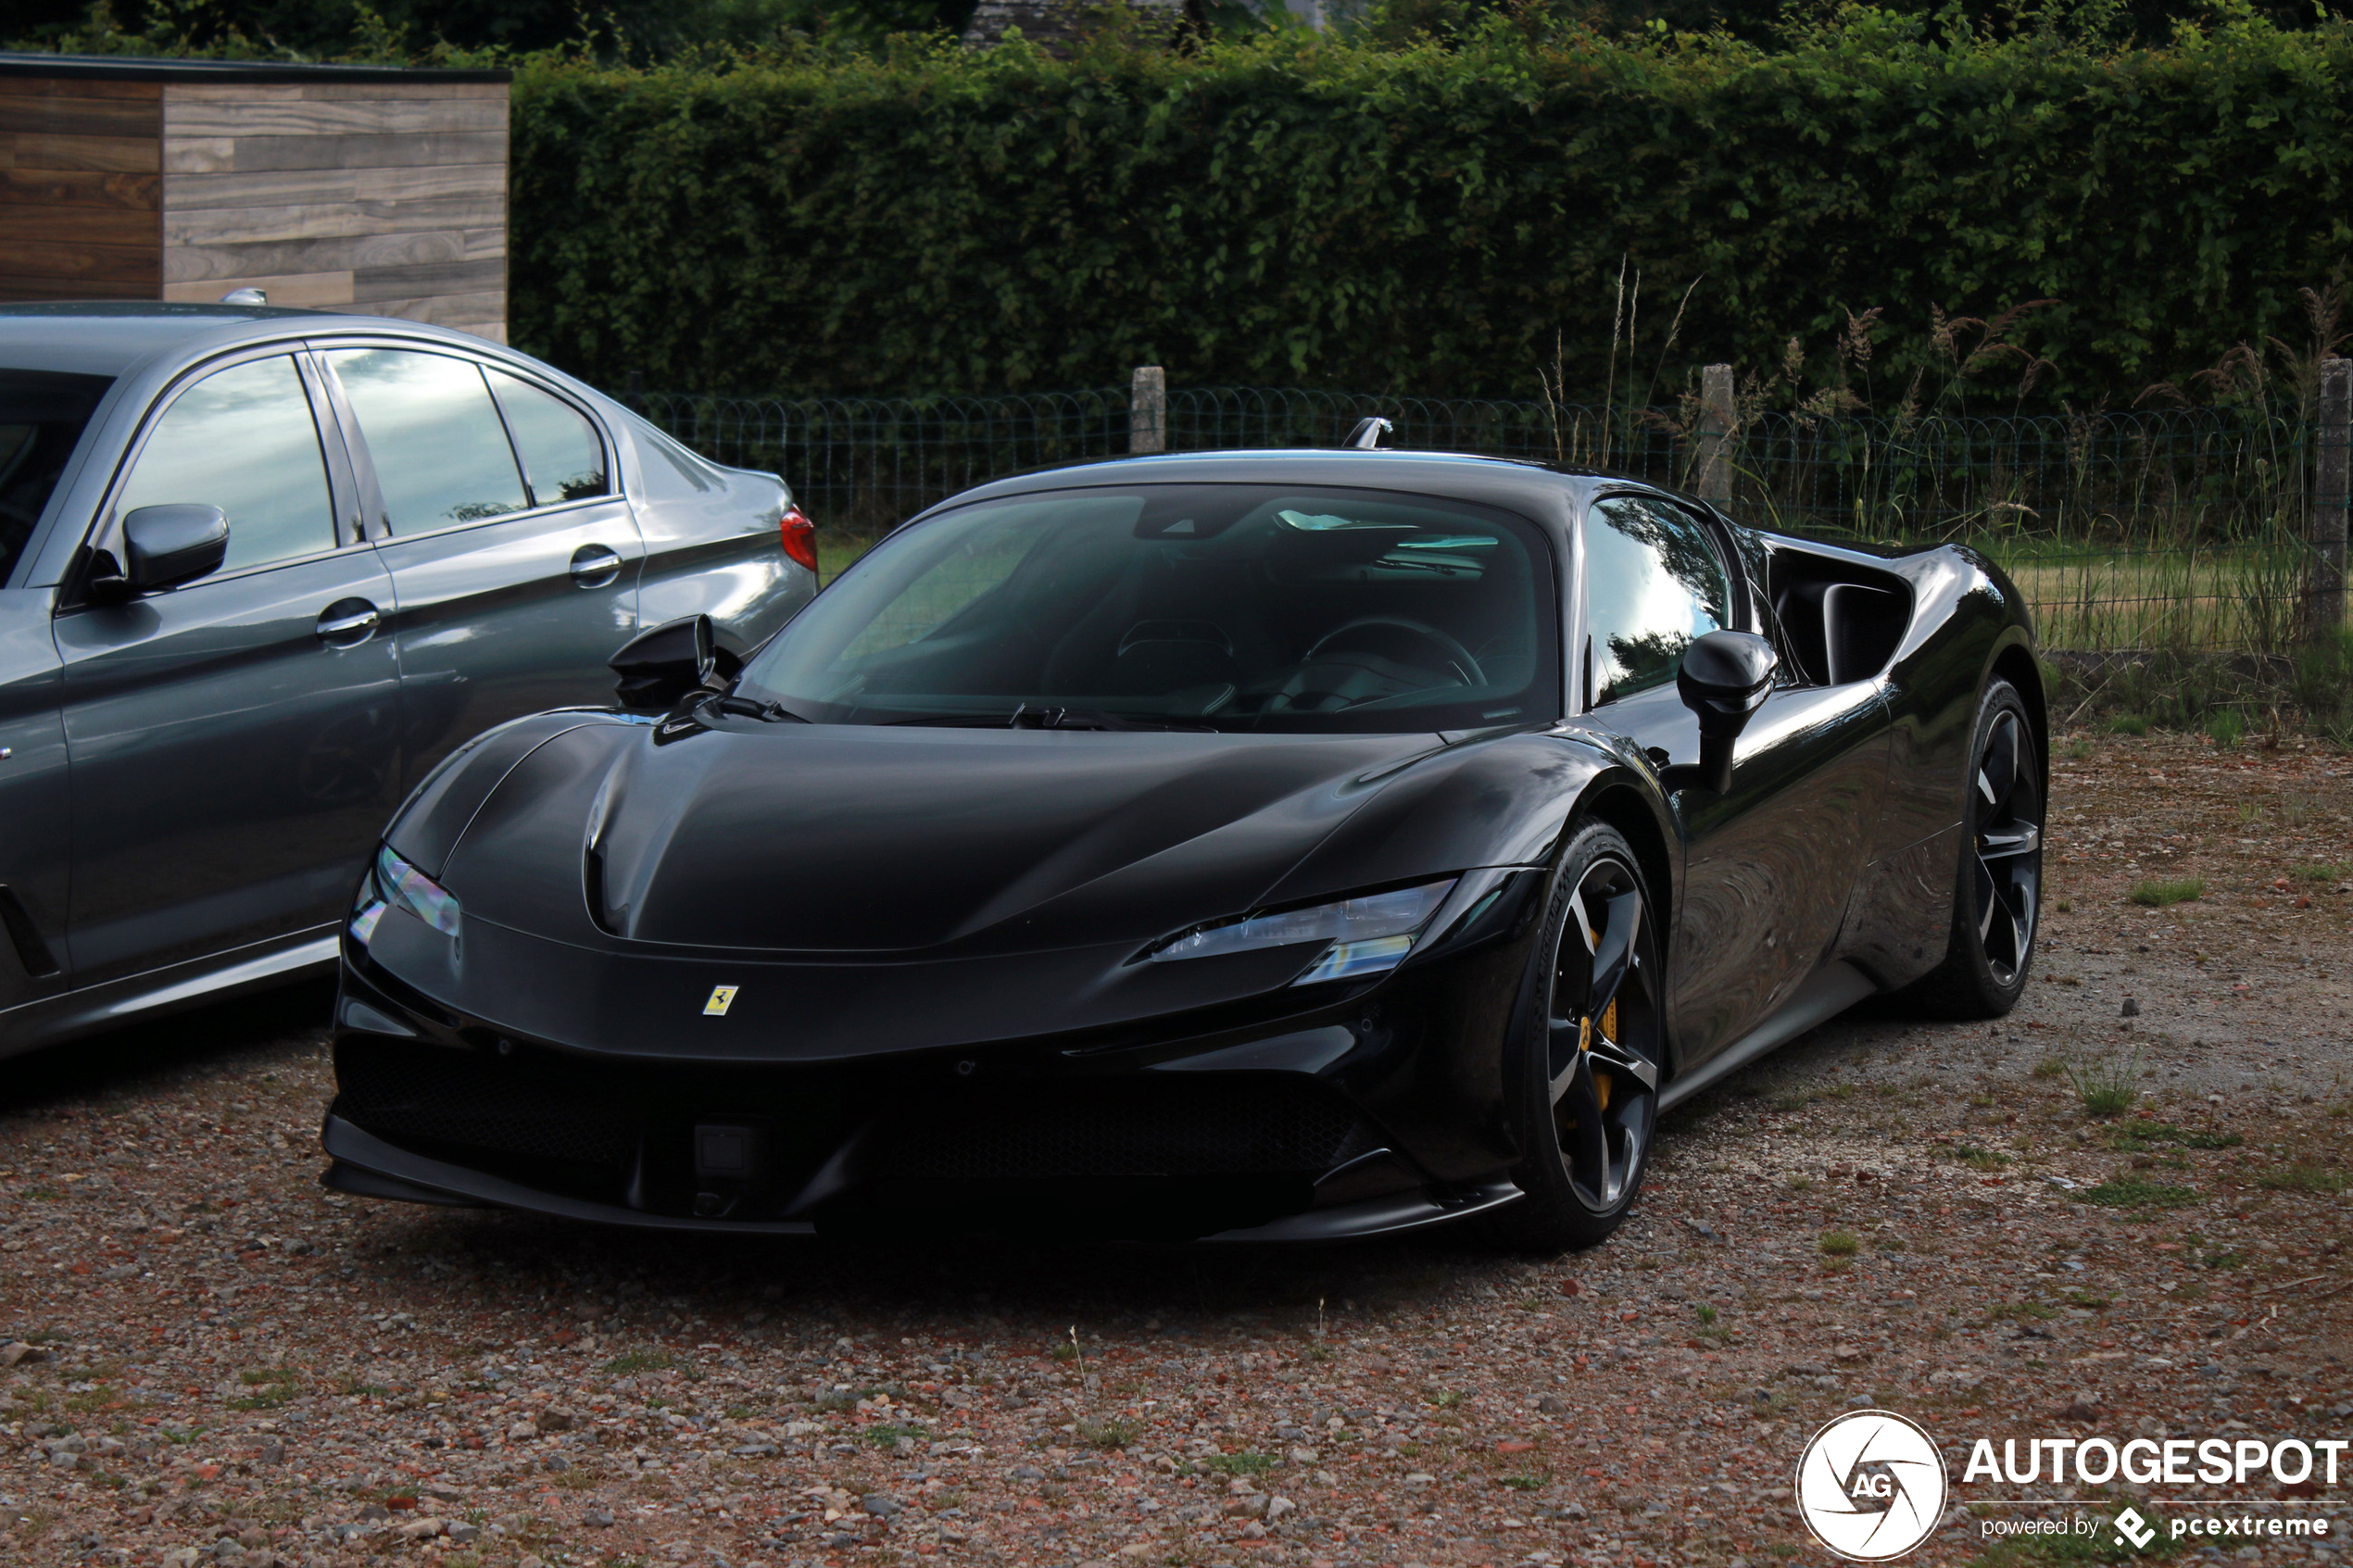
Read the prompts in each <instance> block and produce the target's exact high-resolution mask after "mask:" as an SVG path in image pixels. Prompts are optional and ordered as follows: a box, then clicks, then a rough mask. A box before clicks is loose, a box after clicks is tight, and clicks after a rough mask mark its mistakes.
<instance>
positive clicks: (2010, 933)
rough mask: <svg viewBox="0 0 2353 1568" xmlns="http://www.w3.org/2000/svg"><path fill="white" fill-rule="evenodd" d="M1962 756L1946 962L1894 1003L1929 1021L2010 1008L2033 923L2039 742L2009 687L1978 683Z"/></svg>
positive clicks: (2022, 980) (2037, 905)
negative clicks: (1963, 793) (1970, 737)
mask: <svg viewBox="0 0 2353 1568" xmlns="http://www.w3.org/2000/svg"><path fill="white" fill-rule="evenodd" d="M1969 758H1970V761H1969V777H1968V780H1967V784H1966V788H1967V798H1966V800H1965V801H1964V802H1963V805H1962V813H1961V834H1962V841H1961V846H1960V866H1959V874H1958V876H1957V878H1956V884H1955V886H1954V889H1953V924H1952V935H1951V936H1950V938H1949V940H1948V944H1947V946H1946V948H1945V954H1944V962H1943V963H1942V964H1939V965H1938V966H1937V967H1936V968H1935V969H1934V970H1933V971H1931V972H1930V973H1929V974H1928V975H1927V976H1925V977H1924V978H1922V979H1920V980H1919V981H1916V982H1914V983H1913V984H1912V985H1909V986H1907V987H1906V989H1905V990H1904V991H1902V992H1901V993H1899V994H1898V997H1897V1000H1898V1001H1899V1002H1900V1003H1901V1004H1903V1006H1904V1007H1905V1009H1906V1010H1910V1011H1913V1012H1917V1013H1919V1014H1921V1015H1924V1016H1927V1017H1931V1018H1955V1019H1966V1018H1999V1017H2001V1016H2002V1015H2003V1014H2004V1013H2007V1012H2008V1011H2009V1010H2010V1009H2012V1008H2014V1007H2016V1006H2017V1005H2018V999H2019V997H2020V995H2021V994H2022V993H2023V992H2024V991H2025V989H2026V974H2027V970H2028V968H2029V967H2030V966H2031V965H2032V962H2033V959H2034V938H2035V935H2036V934H2037V928H2038V926H2039V924H2040V922H2041V915H2042V909H2043V763H2042V745H2041V740H2040V737H2039V736H2038V735H2037V734H2035V727H2034V721H2033V719H2032V716H2031V715H2030V714H2029V713H2028V711H2027V708H2026V704H2025V702H2024V701H2023V700H2022V699H2021V698H2020V696H2019V695H2018V689H2017V688H2016V687H2014V686H2012V685H2011V684H2009V683H2008V682H2007V681H2002V680H1995V681H1993V682H1990V683H1988V684H1987V685H1986V688H1985V697H1984V700H1983V701H1982V702H1981V703H1980V704H1979V705H1978V710H1977V729H1976V734H1975V745H1974V746H1972V748H1971V750H1970V753H1969Z"/></svg>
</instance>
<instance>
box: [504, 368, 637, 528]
mask: <svg viewBox="0 0 2353 1568" xmlns="http://www.w3.org/2000/svg"><path fill="white" fill-rule="evenodd" d="M490 389H491V390H492V391H493V392H495V393H497V395H498V407H499V408H501V409H502V410H504V411H505V413H506V416H507V429H508V431H509V432H510V433H511V434H512V435H513V436H514V438H515V450H516V451H518V452H520V453H522V469H523V478H524V480H525V481H526V482H528V483H529V484H530V485H531V500H532V504H533V505H534V506H539V507H547V506H553V505H554V504H555V503H556V502H558V501H579V500H585V498H587V497H588V496H591V495H604V494H605V493H606V492H607V491H608V490H610V488H611V486H610V485H609V484H607V483H605V444H604V442H603V441H602V440H600V439H598V435H597V427H596V426H595V425H593V424H590V423H589V422H588V418H587V416H586V415H585V414H583V413H582V412H581V411H580V410H579V409H577V408H573V406H572V405H571V404H569V403H567V402H565V401H564V400H563V399H562V398H560V397H558V396H556V395H553V394H551V393H546V392H542V391H540V390H539V389H538V388H537V387H535V386H534V385H532V384H531V383H529V382H527V381H523V380H522V379H521V378H519V377H516V376H510V375H509V374H508V373H507V372H506V371H504V370H492V371H491V372H490Z"/></svg>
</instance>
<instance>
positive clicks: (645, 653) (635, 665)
mask: <svg viewBox="0 0 2353 1568" xmlns="http://www.w3.org/2000/svg"><path fill="white" fill-rule="evenodd" d="M605 662H606V664H607V665H608V666H609V667H610V669H611V670H612V671H613V673H615V674H617V675H619V676H620V677H621V682H620V684H618V685H616V686H614V687H613V696H615V697H617V698H619V699H620V702H621V706H622V707H623V708H626V709H635V710H637V711H640V712H652V713H660V712H662V711H663V710H665V709H672V708H675V707H677V706H678V704H679V702H680V701H682V700H683V699H684V698H685V697H686V694H687V693H688V692H691V691H693V690H694V689H695V688H696V687H697V686H698V685H701V684H703V683H704V682H705V681H707V680H709V679H710V678H711V676H712V675H713V674H715V673H719V672H720V671H719V643H718V639H717V637H715V636H714V635H713V634H712V632H711V617H709V616H708V615H689V616H687V617H686V618H685V619H683V620H679V621H665V622H664V623H662V624H661V625H660V626H657V627H655V628H654V629H653V630H652V631H650V632H640V633H637V634H636V635H635V636H634V637H632V638H630V639H629V640H628V641H627V642H625V643H623V645H622V646H621V651H620V652H619V653H616V654H614V655H613V656H612V657H611V658H610V659H607V660H606V661H605Z"/></svg>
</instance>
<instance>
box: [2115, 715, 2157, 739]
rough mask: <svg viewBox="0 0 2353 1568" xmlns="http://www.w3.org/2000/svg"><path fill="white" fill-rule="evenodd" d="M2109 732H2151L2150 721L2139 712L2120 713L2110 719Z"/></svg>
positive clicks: (2134, 733) (2129, 733) (2123, 733)
mask: <svg viewBox="0 0 2353 1568" xmlns="http://www.w3.org/2000/svg"><path fill="white" fill-rule="evenodd" d="M2148 733H2149V721H2147V720H2146V719H2144V718H2142V717H2141V716H2140V715H2139V714H2137V713H2120V714H2118V715H2117V716H2116V717H2115V718H2113V719H2110V720H2109V721H2108V734H2112V735H2145V734H2148Z"/></svg>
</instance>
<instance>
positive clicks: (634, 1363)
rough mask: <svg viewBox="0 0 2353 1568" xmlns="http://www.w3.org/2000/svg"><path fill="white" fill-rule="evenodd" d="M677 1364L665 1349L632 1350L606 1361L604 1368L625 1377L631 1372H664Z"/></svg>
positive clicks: (615, 1374)
mask: <svg viewBox="0 0 2353 1568" xmlns="http://www.w3.org/2000/svg"><path fill="white" fill-rule="evenodd" d="M677 1364H678V1359H677V1358H676V1357H675V1356H673V1355H672V1354H671V1353H670V1352H669V1351H667V1350H632V1351H630V1352H629V1353H628V1354H627V1355H623V1356H615V1357H614V1358H613V1359H612V1360H610V1361H607V1362H606V1363H605V1370H606V1371H607V1372H609V1373H611V1374H613V1375H614V1376H616V1377H626V1376H628V1375H630V1374H633V1373H640V1372H666V1371H668V1370H669V1369H670V1368H672V1367H674V1366H676V1365H677Z"/></svg>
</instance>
